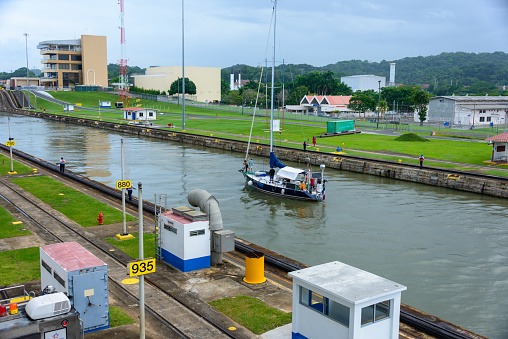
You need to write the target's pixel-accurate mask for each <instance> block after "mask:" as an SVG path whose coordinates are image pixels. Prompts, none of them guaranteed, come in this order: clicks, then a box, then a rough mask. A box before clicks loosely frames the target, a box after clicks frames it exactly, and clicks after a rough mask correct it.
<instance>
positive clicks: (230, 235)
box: [213, 230, 235, 253]
mask: <svg viewBox="0 0 508 339" xmlns="http://www.w3.org/2000/svg"><path fill="white" fill-rule="evenodd" d="M213 250H214V251H215V252H220V253H226V252H232V251H234V250H235V232H233V231H230V230H220V231H214V232H213Z"/></svg>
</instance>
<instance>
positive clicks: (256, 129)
mask: <svg viewBox="0 0 508 339" xmlns="http://www.w3.org/2000/svg"><path fill="white" fill-rule="evenodd" d="M51 94H52V95H53V96H54V97H55V98H56V99H59V100H62V101H66V102H70V103H82V104H83V106H86V107H94V108H98V105H99V100H108V101H112V102H115V101H118V97H117V96H116V95H114V94H110V93H103V92H70V91H60V92H51ZM131 100H132V101H131V105H137V104H139V105H141V106H142V107H154V108H157V109H160V110H161V113H162V114H161V113H159V115H158V117H157V120H156V121H155V122H154V123H155V124H158V125H161V126H164V127H163V128H167V129H169V128H168V127H167V124H168V123H171V124H172V125H173V126H174V127H175V131H178V130H180V129H181V126H182V117H181V113H182V107H181V106H179V105H175V104H169V103H161V102H154V101H150V100H144V99H141V100H135V99H131ZM46 104H47V105H48V106H47V107H48V108H47V109H48V110H49V109H51V107H53V106H52V105H54V104H51V103H47V102H45V101H44V100H41V99H39V100H38V105H39V106H40V107H44V105H46ZM58 107H59V109H60V111H59V114H66V115H72V116H80V117H85V118H87V117H91V118H99V119H102V120H104V121H114V122H121V123H127V121H125V120H123V119H122V117H123V115H122V113H121V111H120V110H116V112H103V111H101V113H100V116H99V112H98V111H93V112H89V111H83V110H81V111H77V112H70V113H67V112H63V111H61V107H60V106H58ZM185 112H186V115H187V119H186V121H185V130H186V132H188V133H194V134H198V135H205V136H214V137H224V138H233V139H237V140H244V141H245V140H248V137H249V134H250V129H251V122H252V118H251V116H250V115H246V114H245V115H244V114H241V113H235V112H228V111H217V110H212V109H207V108H199V107H193V106H186V110H185ZM265 114H266V113H265V111H264V110H262V111H259V115H260V116H258V117H256V119H255V122H254V125H253V130H252V139H251V140H252V141H253V142H259V143H264V144H268V140H269V137H270V135H269V133H268V132H267V130H268V120H267V118H266V116H265ZM362 124H368V122H362ZM371 124H372V126H373V127H375V123H371ZM413 127H414V128H417V127H418V126H413ZM282 128H283V131H282V133H281V134H278V133H274V143H275V145H276V146H286V147H293V148H297V149H301V148H302V143H303V141H304V140H308V141H309V143H310V140H312V137H313V136H319V135H321V134H322V133H325V132H326V126H325V124H324V122H312V121H302V120H298V119H287V118H285V119H284V121H283V124H282ZM458 132H460V131H458ZM482 132H485V133H488V132H489V129H488V128H487V129H485V131H482ZM490 132H491V133H492V130H490ZM401 133H404V132H401ZM418 134H420V135H426V133H422V132H418ZM396 137H397V136H388V135H377V134H367V133H361V134H354V135H343V136H335V137H328V138H319V137H318V138H317V148H318V149H319V151H321V152H333V151H335V150H336V149H337V147H341V148H344V149H345V151H346V153H347V154H352V155H359V156H363V157H370V158H378V159H386V160H392V161H398V160H399V159H400V160H401V161H402V162H405V163H415V164H416V163H418V161H417V158H418V156H419V155H420V154H422V153H423V154H424V156H425V158H426V159H430V158H432V159H436V160H442V161H452V162H458V163H464V164H470V165H485V164H484V163H483V161H485V160H489V159H490V157H491V153H492V147H491V146H490V145H488V144H487V143H486V142H485V143H483V142H467V141H462V140H461V139H459V138H453V137H450V138H449V139H446V140H440V139H432V140H431V141H430V142H405V141H397V140H395V139H396ZM308 149H309V150H316V149H315V148H312V147H309V148H308ZM363 151H371V152H384V153H386V152H390V153H393V154H386V155H385V154H381V155H380V154H372V153H367V152H363ZM404 156H405V158H404ZM431 163H432V164H431ZM425 164H427V165H432V166H436V167H443V168H452V167H454V166H458V165H453V164H445V163H440V162H437V161H434V162H432V161H427V162H426V163H425ZM496 173H503V171H497V172H496Z"/></svg>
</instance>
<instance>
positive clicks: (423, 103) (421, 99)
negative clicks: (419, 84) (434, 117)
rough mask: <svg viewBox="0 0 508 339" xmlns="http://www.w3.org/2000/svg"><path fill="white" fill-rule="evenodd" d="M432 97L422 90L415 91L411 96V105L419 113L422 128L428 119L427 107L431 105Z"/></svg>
mask: <svg viewBox="0 0 508 339" xmlns="http://www.w3.org/2000/svg"><path fill="white" fill-rule="evenodd" d="M429 101H430V96H429V95H428V94H427V93H425V92H424V91H423V90H421V89H417V88H415V89H414V93H413V95H411V103H412V104H413V107H414V109H415V110H416V111H417V112H418V117H419V118H420V126H423V122H424V121H425V118H427V105H428V104H429Z"/></svg>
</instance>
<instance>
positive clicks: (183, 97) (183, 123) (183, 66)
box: [182, 0, 185, 131]
mask: <svg viewBox="0 0 508 339" xmlns="http://www.w3.org/2000/svg"><path fill="white" fill-rule="evenodd" d="M183 9H184V6H183V0H182V131H185V54H184V52H185V50H184V47H185V35H184V34H183V33H184V21H183V19H184V11H183Z"/></svg>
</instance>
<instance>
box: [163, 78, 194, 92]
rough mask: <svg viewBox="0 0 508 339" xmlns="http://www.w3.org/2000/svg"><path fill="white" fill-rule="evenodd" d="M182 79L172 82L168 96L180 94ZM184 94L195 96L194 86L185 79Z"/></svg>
mask: <svg viewBox="0 0 508 339" xmlns="http://www.w3.org/2000/svg"><path fill="white" fill-rule="evenodd" d="M182 87H183V86H182V79H181V78H178V79H177V80H175V81H173V83H172V84H171V86H170V87H169V91H168V94H169V95H173V94H175V93H178V94H180V93H182ZM185 94H196V85H195V84H194V83H193V82H192V81H190V80H189V78H185Z"/></svg>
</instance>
